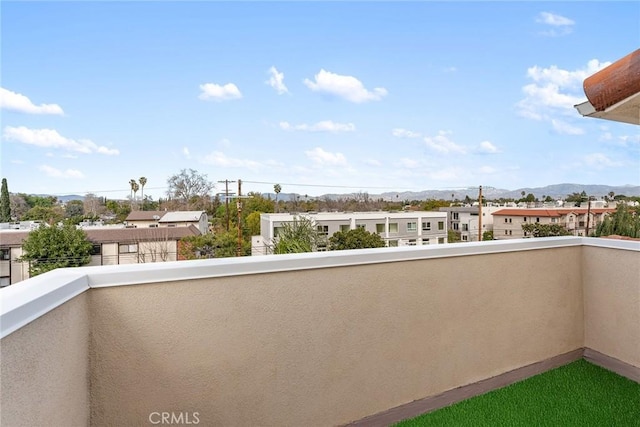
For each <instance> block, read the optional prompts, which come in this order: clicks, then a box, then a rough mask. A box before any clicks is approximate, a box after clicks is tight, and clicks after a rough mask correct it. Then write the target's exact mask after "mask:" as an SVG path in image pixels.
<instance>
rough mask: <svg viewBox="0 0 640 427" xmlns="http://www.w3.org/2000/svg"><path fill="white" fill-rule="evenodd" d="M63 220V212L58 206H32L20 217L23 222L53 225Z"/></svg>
mask: <svg viewBox="0 0 640 427" xmlns="http://www.w3.org/2000/svg"><path fill="white" fill-rule="evenodd" d="M63 218H64V211H63V210H62V208H61V207H60V206H53V207H47V206H34V207H32V208H31V209H29V210H28V211H27V213H26V214H24V215H23V217H22V219H23V220H25V221H44V222H46V223H48V224H55V223H57V222H60V221H62V219H63Z"/></svg>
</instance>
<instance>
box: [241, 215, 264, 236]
mask: <svg viewBox="0 0 640 427" xmlns="http://www.w3.org/2000/svg"><path fill="white" fill-rule="evenodd" d="M260 213H261V212H258V211H254V212H251V213H250V214H249V215H247V218H246V219H245V220H244V224H245V228H246V230H247V233H246V234H247V235H248V237H250V236H257V235H258V234H260Z"/></svg>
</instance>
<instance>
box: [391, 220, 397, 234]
mask: <svg viewBox="0 0 640 427" xmlns="http://www.w3.org/2000/svg"><path fill="white" fill-rule="evenodd" d="M397 232H398V223H397V222H391V223H389V233H397Z"/></svg>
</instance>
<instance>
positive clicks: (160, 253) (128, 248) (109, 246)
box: [0, 224, 201, 287]
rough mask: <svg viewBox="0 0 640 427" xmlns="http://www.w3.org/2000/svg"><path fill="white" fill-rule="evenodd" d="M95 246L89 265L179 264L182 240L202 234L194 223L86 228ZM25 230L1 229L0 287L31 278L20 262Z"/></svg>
mask: <svg viewBox="0 0 640 427" xmlns="http://www.w3.org/2000/svg"><path fill="white" fill-rule="evenodd" d="M84 231H85V233H87V237H88V238H89V240H90V241H91V242H92V243H93V250H92V253H91V262H90V263H89V264H87V265H89V266H94V265H117V264H140V263H151V262H164V261H177V260H179V259H180V257H179V241H180V239H181V238H183V237H187V236H197V235H200V234H201V233H200V230H199V229H198V228H197V227H196V226H195V225H193V224H191V225H188V226H180V227H147V228H122V227H109V226H107V227H93V228H86V229H84ZM28 235H29V231H25V230H0V287H4V286H8V285H11V284H14V283H17V282H20V281H22V280H25V279H28V278H29V264H28V263H27V262H20V261H18V258H20V257H21V256H22V242H23V241H24V239H26V238H27V236H28Z"/></svg>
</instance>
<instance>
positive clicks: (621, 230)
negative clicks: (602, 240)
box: [594, 203, 640, 238]
mask: <svg viewBox="0 0 640 427" xmlns="http://www.w3.org/2000/svg"><path fill="white" fill-rule="evenodd" d="M611 235H617V236H627V237H633V238H640V210H639V209H637V208H636V209H633V208H631V207H630V206H628V205H626V204H625V203H619V204H618V207H617V208H616V211H615V212H614V213H612V214H610V215H608V216H607V217H605V219H604V220H603V221H602V222H601V223H600V224H598V227H597V228H596V231H595V233H594V236H596V237H600V236H611Z"/></svg>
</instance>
